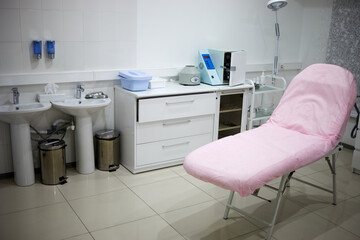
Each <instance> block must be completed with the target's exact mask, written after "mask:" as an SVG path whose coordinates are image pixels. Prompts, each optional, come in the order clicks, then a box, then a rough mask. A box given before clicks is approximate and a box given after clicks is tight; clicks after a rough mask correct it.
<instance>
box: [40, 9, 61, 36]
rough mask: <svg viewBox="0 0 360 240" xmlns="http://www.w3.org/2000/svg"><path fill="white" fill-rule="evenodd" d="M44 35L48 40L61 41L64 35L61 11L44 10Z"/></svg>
mask: <svg viewBox="0 0 360 240" xmlns="http://www.w3.org/2000/svg"><path fill="white" fill-rule="evenodd" d="M43 25H44V34H43V37H44V39H45V41H46V40H55V41H61V40H62V38H63V35H64V28H63V14H62V12H61V11H56V10H44V11H43Z"/></svg>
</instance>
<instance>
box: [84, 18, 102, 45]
mask: <svg viewBox="0 0 360 240" xmlns="http://www.w3.org/2000/svg"><path fill="white" fill-rule="evenodd" d="M100 40H101V13H100V12H99V11H84V41H100Z"/></svg>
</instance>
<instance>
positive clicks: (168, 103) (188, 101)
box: [165, 99, 195, 105]
mask: <svg viewBox="0 0 360 240" xmlns="http://www.w3.org/2000/svg"><path fill="white" fill-rule="evenodd" d="M194 101H195V100H194V99H192V100H187V101H181V102H166V103H165V104H166V105H170V104H180V103H193V102H194Z"/></svg>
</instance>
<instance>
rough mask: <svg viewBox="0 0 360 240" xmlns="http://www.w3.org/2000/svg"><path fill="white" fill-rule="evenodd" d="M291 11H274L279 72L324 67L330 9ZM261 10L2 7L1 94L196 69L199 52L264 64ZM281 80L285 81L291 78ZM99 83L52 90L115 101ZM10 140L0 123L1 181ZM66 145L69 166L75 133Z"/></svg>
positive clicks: (230, 5)
mask: <svg viewBox="0 0 360 240" xmlns="http://www.w3.org/2000/svg"><path fill="white" fill-rule="evenodd" d="M288 2H289V4H288V6H286V8H284V9H281V10H280V11H279V22H280V31H281V42H280V62H281V63H292V62H303V63H304V65H305V66H307V65H309V64H311V63H315V62H319V61H320V62H322V61H324V59H325V52H324V49H325V48H326V42H327V35H328V31H329V25H330V19H331V3H332V0H316V1H311V0H288ZM266 3H267V0H196V1H191V0H182V1H175V0H0V86H1V81H5V80H4V79H5V78H7V74H21V73H25V74H34V73H49V72H50V73H52V74H57V72H60V73H64V72H67V71H74V72H76V71H84V70H88V71H94V70H109V69H115V70H116V69H126V68H140V69H143V68H157V69H163V68H179V67H182V66H184V65H185V64H195V63H196V61H197V50H198V49H199V48H219V49H245V50H246V51H247V52H248V61H247V62H248V64H270V63H272V59H273V54H274V47H275V33H274V21H275V17H274V13H273V12H272V11H270V10H269V9H267V8H266ZM32 40H42V41H43V42H45V41H46V40H55V41H56V57H55V59H54V60H49V59H47V58H46V57H45V53H46V52H45V49H43V58H42V59H41V60H39V61H38V60H34V59H33V58H32V56H31V52H30V49H31V41H32ZM149 71H150V70H149ZM150 72H157V73H158V72H159V71H150ZM4 74H5V75H6V76H5V75H4ZM91 74H92V73H91ZM255 74H256V73H252V74H249V77H251V78H252V77H254V76H255ZM283 74H284V75H285V76H286V77H287V78H288V79H291V77H292V76H293V75H294V74H296V72H285V73H283ZM75 75H76V74H75ZM85 75H86V74H85ZM4 76H5V77H4ZM19 76H20V78H21V75H19ZM19 76H18V75H17V78H19ZM36 76H38V75H35V77H36ZM52 76H54V75H52ZM79 76H83V75H81V74H80V75H79ZM94 76H95V75H94ZM104 76H107V77H101V80H102V81H97V82H96V81H92V82H87V81H86V79H81V78H79V79H76V80H74V81H73V82H71V81H67V83H59V86H60V91H62V92H64V93H67V94H70V95H71V94H74V89H75V86H76V83H77V82H82V83H83V84H84V85H85V91H86V92H90V91H93V90H99V89H100V90H103V91H104V92H106V93H108V94H109V95H110V97H112V96H113V89H112V84H113V81H112V80H113V79H115V78H116V71H113V72H111V73H106V72H105V73H104ZM42 77H43V76H42ZM2 79H3V80H2ZM42 79H43V78H42ZM10 82H11V81H10ZM20 82H21V81H20ZM65 82H66V81H65ZM10 85H11V84H10ZM10 85H9V84H8V82H7V83H6V84H3V87H0V105H1V104H4V103H9V102H10V101H11V91H10V89H11V87H12V86H10ZM14 85H18V88H19V90H20V93H21V96H20V101H28V100H32V101H33V100H35V96H36V94H37V93H39V92H42V91H43V87H44V85H43V84H37V85H24V84H23V85H21V84H20V85H19V84H17V83H16V82H14ZM112 110H113V105H112V106H111V107H110V108H109V109H108V110H106V112H105V113H104V115H103V116H102V117H101V118H98V119H94V123H95V124H94V130H97V129H101V128H112V127H113V124H114V123H113V121H114V116H113V111H112ZM57 118H69V116H67V115H65V114H62V113H60V112H59V111H57V110H54V109H52V110H50V111H49V112H47V113H46V115H45V118H44V121H42V122H40V123H36V124H35V126H36V127H37V128H39V129H46V128H48V127H49V126H50V124H51V123H52V121H53V120H55V119H57ZM9 140H10V133H9V126H8V125H7V124H5V123H0V156H1V158H0V174H2V173H7V172H11V171H12V160H11V146H10V141H9ZM66 141H67V143H68V147H67V150H68V158H67V161H68V162H73V161H74V152H73V149H74V146H73V135H72V133H69V136H67V137H66ZM34 155H36V146H35V145H34ZM36 166H38V163H37V162H36Z"/></svg>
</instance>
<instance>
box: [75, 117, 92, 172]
mask: <svg viewBox="0 0 360 240" xmlns="http://www.w3.org/2000/svg"><path fill="white" fill-rule="evenodd" d="M75 123H76V129H75V146H76V170H77V171H78V172H79V173H82V174H89V173H93V172H94V171H95V160H94V143H93V142H94V141H93V130H92V120H91V117H89V116H85V117H80V116H79V117H75Z"/></svg>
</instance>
